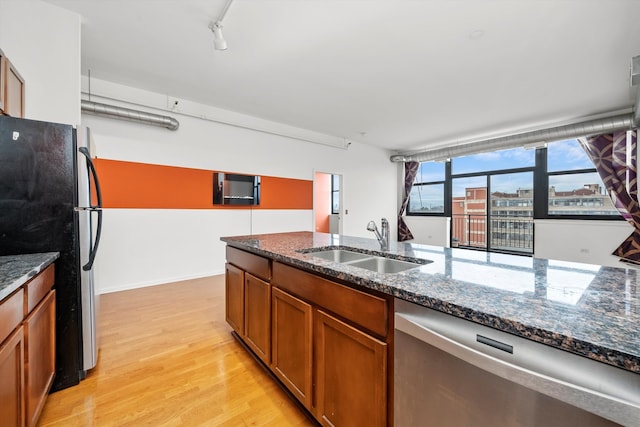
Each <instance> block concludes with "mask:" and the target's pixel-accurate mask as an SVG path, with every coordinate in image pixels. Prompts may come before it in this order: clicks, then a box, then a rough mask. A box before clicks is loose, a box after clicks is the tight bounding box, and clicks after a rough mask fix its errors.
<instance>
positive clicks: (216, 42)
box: [209, 21, 227, 50]
mask: <svg viewBox="0 0 640 427" xmlns="http://www.w3.org/2000/svg"><path fill="white" fill-rule="evenodd" d="M209 28H210V29H211V31H213V46H214V47H215V48H216V50H227V41H226V40H225V39H224V36H223V35H222V24H221V23H220V21H217V22H212V23H211V25H209Z"/></svg>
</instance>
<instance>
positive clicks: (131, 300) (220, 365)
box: [38, 276, 315, 427]
mask: <svg viewBox="0 0 640 427" xmlns="http://www.w3.org/2000/svg"><path fill="white" fill-rule="evenodd" d="M99 326H100V331H101V332H100V340H101V344H100V346H101V349H100V354H99V360H98V366H97V367H96V368H95V369H93V370H92V371H91V372H90V373H89V375H88V376H87V378H86V379H85V380H84V381H82V382H81V383H80V384H79V385H77V386H75V387H71V388H68V389H66V390H62V391H59V392H56V393H54V394H51V395H50V396H49V397H48V400H47V403H46V405H45V407H44V410H43V412H42V415H41V417H40V421H39V424H38V425H39V426H40V427H49V426H65V427H68V426H71V427H74V426H78V427H87V426H167V427H168V426H313V425H315V423H313V422H312V421H310V420H309V419H308V418H307V417H306V414H304V413H303V412H302V411H301V410H300V409H299V408H298V407H297V406H296V405H295V404H294V403H293V402H292V401H291V400H290V398H289V397H288V396H287V395H286V394H285V393H284V392H283V391H282V390H281V389H280V388H279V386H278V385H277V384H276V383H275V382H274V381H273V379H272V378H271V377H269V375H267V374H266V373H265V372H264V370H263V369H262V368H261V367H260V366H259V365H258V363H257V362H256V361H255V360H254V359H253V358H252V357H251V356H250V355H249V354H247V352H246V350H245V349H244V348H242V346H241V345H240V344H239V343H238V342H237V341H236V340H235V339H234V338H233V337H232V335H231V328H230V327H229V326H228V325H227V324H226V322H225V320H224V276H214V277H209V278H203V279H197V280H188V281H184V282H176V283H171V284H166V285H160V286H153V287H148V288H141V289H135V290H130V291H123V292H117V293H111V294H105V295H102V296H101V315H100V319H99Z"/></svg>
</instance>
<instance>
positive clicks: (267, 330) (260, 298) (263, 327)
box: [244, 273, 271, 364]
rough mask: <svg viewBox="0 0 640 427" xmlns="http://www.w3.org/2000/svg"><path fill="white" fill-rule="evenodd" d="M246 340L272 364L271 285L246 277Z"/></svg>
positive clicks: (264, 360) (249, 276)
mask: <svg viewBox="0 0 640 427" xmlns="http://www.w3.org/2000/svg"><path fill="white" fill-rule="evenodd" d="M244 338H245V342H246V343H247V345H248V346H249V347H251V349H252V350H253V352H254V353H255V354H257V355H258V357H260V359H262V361H263V362H264V363H266V364H269V363H271V284H270V283H269V282H266V281H264V280H262V279H259V278H257V277H255V276H253V275H252V274H249V273H245V276H244Z"/></svg>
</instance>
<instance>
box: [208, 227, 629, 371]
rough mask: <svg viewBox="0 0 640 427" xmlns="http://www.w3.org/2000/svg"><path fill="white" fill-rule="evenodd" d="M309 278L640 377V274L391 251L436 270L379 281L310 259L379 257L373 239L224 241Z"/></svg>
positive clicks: (402, 247)
mask: <svg viewBox="0 0 640 427" xmlns="http://www.w3.org/2000/svg"><path fill="white" fill-rule="evenodd" d="M221 240H223V241H224V242H226V243H227V244H228V245H230V246H234V247H236V248H239V249H244V250H246V251H249V252H253V253H255V254H258V255H262V256H265V257H268V258H271V259H273V260H275V261H280V262H283V263H286V264H289V265H292V266H295V267H298V268H301V269H304V270H307V271H311V272H315V273H318V274H321V275H324V276H327V277H331V278H335V279H339V280H341V281H344V282H347V283H351V284H352V285H354V286H355V287H360V288H368V289H374V290H377V291H381V292H384V293H386V294H389V295H392V296H394V297H397V298H400V299H403V300H406V301H410V302H413V303H416V304H420V305H423V306H425V307H429V308H433V309H436V310H439V311H442V312H445V313H448V314H451V315H454V316H457V317H460V318H463V319H466V320H471V321H473V322H476V323H480V324H482V325H485V326H489V327H492V328H495V329H498V330H502V331H505V332H508V333H511V334H514V335H517V336H520V337H523V338H527V339H530V340H533V341H537V342H540V343H543V344H547V345H550V346H553V347H556V348H560V349H562V350H566V351H569V352H571V353H574V354H578V355H581V356H584V357H588V358H591V359H595V360H598V361H601V362H604V363H608V364H610V365H613V366H617V367H619V368H622V369H626V370H629V371H632V372H636V373H638V374H640V271H638V270H635V269H631V268H624V264H622V263H621V266H622V267H621V268H614V267H601V266H596V265H588V264H578V263H570V262H562V261H554V260H547V259H536V258H531V257H525V256H517V255H505V254H497V253H487V252H480V251H473V250H466V249H453V248H442V247H435V246H425V245H418V244H410V243H393V242H392V243H391V248H390V250H389V252H388V253H387V255H390V256H391V257H395V258H400V259H401V258H403V257H405V258H421V259H428V260H430V261H432V262H431V263H429V264H426V265H422V266H420V267H418V268H414V269H411V270H407V271H405V272H402V273H396V274H379V273H375V272H372V271H369V270H364V269H361V268H357V267H350V266H349V265H347V264H340V263H336V262H332V261H326V260H324V259H321V258H318V257H314V256H313V255H312V254H311V253H305V252H308V251H309V250H311V251H313V250H314V249H315V250H319V249H320V248H327V249H329V248H331V249H338V248H349V249H355V250H356V251H366V252H374V253H375V252H377V253H379V254H381V253H380V245H379V244H378V242H377V241H376V240H374V239H364V238H356V237H348V236H339V235H332V234H324V233H311V232H296V233H279V234H264V235H252V236H236V237H223V238H222V239H221Z"/></svg>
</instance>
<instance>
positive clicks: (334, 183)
mask: <svg viewBox="0 0 640 427" xmlns="http://www.w3.org/2000/svg"><path fill="white" fill-rule="evenodd" d="M331 213H332V214H339V213H340V175H331Z"/></svg>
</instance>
